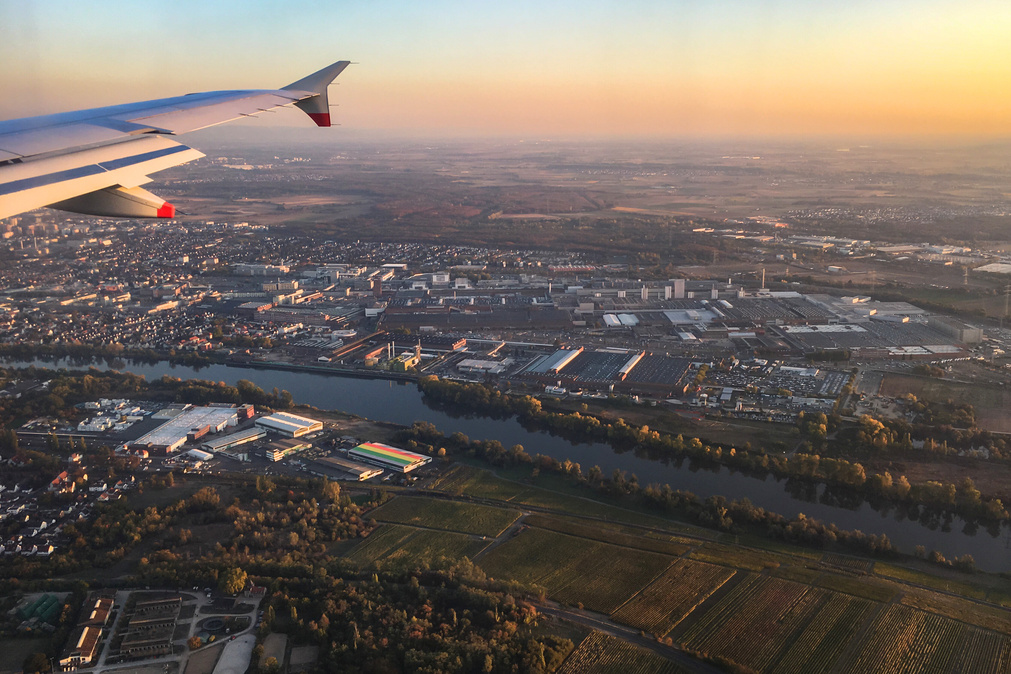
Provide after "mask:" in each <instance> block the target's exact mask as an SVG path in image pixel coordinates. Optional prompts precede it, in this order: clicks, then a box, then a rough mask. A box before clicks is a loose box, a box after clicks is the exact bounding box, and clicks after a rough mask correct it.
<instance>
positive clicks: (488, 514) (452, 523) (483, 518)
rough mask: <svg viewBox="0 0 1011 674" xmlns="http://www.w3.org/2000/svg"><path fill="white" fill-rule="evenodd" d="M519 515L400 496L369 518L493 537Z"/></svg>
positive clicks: (467, 505)
mask: <svg viewBox="0 0 1011 674" xmlns="http://www.w3.org/2000/svg"><path fill="white" fill-rule="evenodd" d="M519 516H520V514H519V512H517V511H516V510H506V509H504V508H493V507H491V506H484V505H476V504H473V503H459V502H456V501H444V500H441V499H434V498H417V497H413V496H398V497H396V498H394V499H393V500H391V501H389V502H387V503H385V504H383V505H381V506H379V507H378V508H376V509H375V510H373V511H372V512H370V513H369V517H372V518H374V519H376V520H379V521H380V522H395V523H397V524H410V525H412V526H418V527H427V528H430V529H442V530H444V531H456V532H459V533H464V534H474V535H477V536H491V537H492V538H494V537H496V536H498V535H499V534H501V533H502V532H503V531H505V530H506V529H508V528H509V525H510V524H512V523H513V522H515V521H516V519H517V518H518V517H519Z"/></svg>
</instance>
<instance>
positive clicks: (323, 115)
mask: <svg viewBox="0 0 1011 674" xmlns="http://www.w3.org/2000/svg"><path fill="white" fill-rule="evenodd" d="M309 117H311V118H312V121H314V122H316V126H330V113H329V112H310V113H309Z"/></svg>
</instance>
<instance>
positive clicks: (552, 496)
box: [432, 464, 714, 538]
mask: <svg viewBox="0 0 1011 674" xmlns="http://www.w3.org/2000/svg"><path fill="white" fill-rule="evenodd" d="M500 472H501V473H502V474H503V475H504V476H505V477H508V476H509V475H511V474H512V473H510V471H509V469H501V470H500ZM513 473H515V477H516V479H517V480H523V481H524V483H520V482H517V481H513V480H510V479H505V477H497V476H495V475H493V474H491V473H490V472H488V471H487V470H482V469H480V468H476V467H474V466H469V465H465V464H457V465H456V466H454V467H453V468H451V469H450V470H449V471H448V472H447V474H446V475H444V476H443V477H441V478H439V479H438V480H436V482H435V483H434V484H433V485H432V489H435V490H438V491H442V492H445V493H447V494H454V495H464V494H466V495H468V496H475V497H478V498H486V499H495V500H500V501H508V502H509V503H512V504H515V505H517V506H520V505H527V506H533V507H538V508H545V509H549V510H554V511H556V512H558V513H568V514H571V515H581V516H584V517H585V516H590V517H599V518H601V519H605V520H609V521H613V522H626V523H629V524H639V525H643V526H650V527H657V528H661V529H667V530H670V531H675V532H683V533H689V534H691V535H692V536H701V537H704V538H712V537H713V536H714V534H713V533H712V532H711V531H708V530H706V529H702V528H699V527H693V526H691V525H687V524H682V523H680V522H674V521H671V520H667V519H664V518H661V517H656V516H655V515H650V514H647V513H644V512H640V511H637V510H631V509H628V508H623V507H617V506H614V505H610V504H608V503H604V502H602V501H600V500H597V498H596V497H595V498H587V497H586V495H587V494H588V493H589V492H587V491H586V490H585V489H579V488H578V487H574V486H573V485H572V484H571V483H570V482H568V481H567V480H566V479H564V478H562V477H559V476H557V475H552V474H550V473H541V474H540V475H539V476H538V477H537V478H536V479H534V480H533V481H532V482H531V478H530V474H529V472H528V470H527V469H526V468H524V469H522V470H514V471H513ZM527 482H531V483H529V484H527Z"/></svg>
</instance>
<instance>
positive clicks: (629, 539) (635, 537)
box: [523, 515, 695, 556]
mask: <svg viewBox="0 0 1011 674" xmlns="http://www.w3.org/2000/svg"><path fill="white" fill-rule="evenodd" d="M523 523H524V524H526V525H528V526H532V527H537V528H538V529H547V530H548V531H557V532H559V533H563V534H568V535H570V536H579V537H580V538H589V539H591V540H595V541H600V542H602V543H611V544H613V545H620V546H623V547H626V548H631V549H633V550H646V551H648V552H660V553H663V554H665V555H674V556H678V555H683V554H684V553H686V552H688V550H689V549H690V547H691V546H692V545H693V544H694V543H695V541H692V540H690V539H687V538H682V537H680V536H664V537H663V538H659V537H655V536H643V535H642V534H641V533H639V534H633V533H629V532H628V530H627V529H626V528H625V527H622V526H621V525H612V524H609V523H608V524H601V523H600V522H590V521H587V520H580V519H576V518H573V517H559V516H555V515H530V516H529V517H527V518H526V519H525V520H523Z"/></svg>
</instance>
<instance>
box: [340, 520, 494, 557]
mask: <svg viewBox="0 0 1011 674" xmlns="http://www.w3.org/2000/svg"><path fill="white" fill-rule="evenodd" d="M485 545H487V544H486V543H485V542H484V541H480V540H475V539H474V538H472V537H470V536H467V535H464V534H455V533H451V532H448V531H426V530H423V529H415V528H413V527H405V526H400V525H398V524H384V525H382V526H380V527H379V528H378V529H376V530H375V531H373V532H372V533H371V534H370V535H369V537H368V538H366V539H365V540H363V541H362V542H361V543H359V544H358V545H356V546H355V547H354V548H352V549H351V551H350V552H348V553H347V555H346V557H347V559H349V560H351V561H352V562H354V563H355V564H358V565H359V566H363V567H364V566H369V565H370V564H394V565H395V564H397V563H399V562H405V563H410V564H416V563H419V562H431V561H435V560H438V559H442V558H445V559H450V560H460V559H463V558H464V557H467V558H468V559H469V558H472V557H473V556H474V555H476V554H477V553H478V552H480V551H481V550H482V549H483V548H484V547H485Z"/></svg>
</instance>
